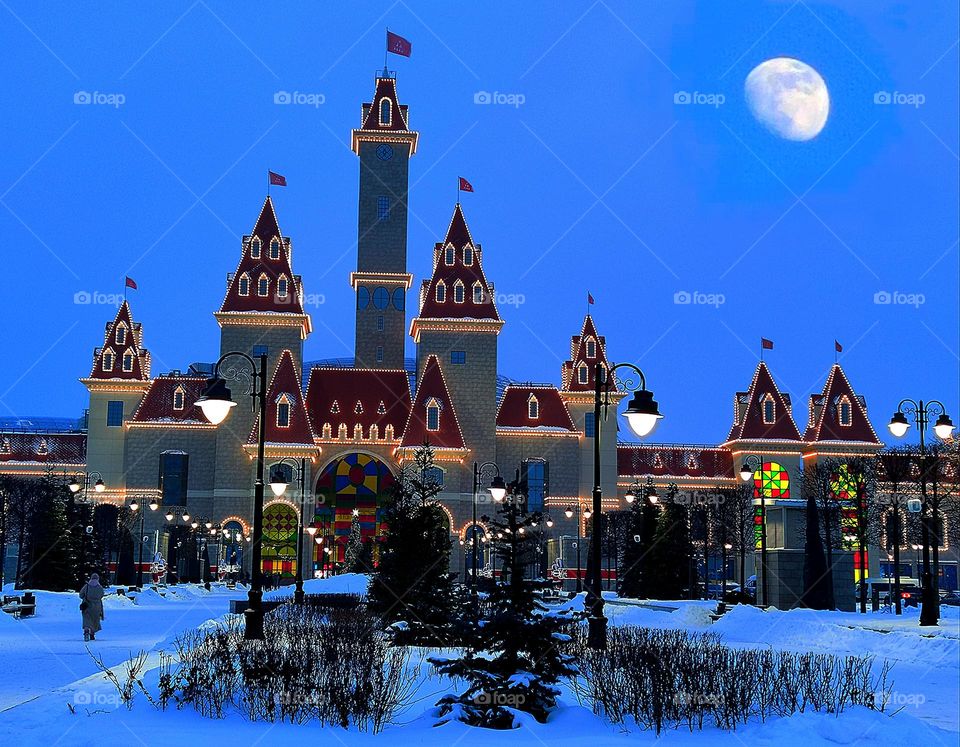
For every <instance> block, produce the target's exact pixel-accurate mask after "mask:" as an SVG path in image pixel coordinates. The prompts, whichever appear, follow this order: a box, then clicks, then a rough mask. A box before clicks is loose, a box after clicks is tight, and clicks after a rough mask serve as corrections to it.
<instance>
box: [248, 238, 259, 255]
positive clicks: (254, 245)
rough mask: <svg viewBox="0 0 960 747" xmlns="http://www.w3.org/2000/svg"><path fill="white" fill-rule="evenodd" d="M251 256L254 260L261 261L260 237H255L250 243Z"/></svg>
mask: <svg viewBox="0 0 960 747" xmlns="http://www.w3.org/2000/svg"><path fill="white" fill-rule="evenodd" d="M250 256H251V257H252V258H253V259H260V237H259V236H254V237H253V241H251V242H250Z"/></svg>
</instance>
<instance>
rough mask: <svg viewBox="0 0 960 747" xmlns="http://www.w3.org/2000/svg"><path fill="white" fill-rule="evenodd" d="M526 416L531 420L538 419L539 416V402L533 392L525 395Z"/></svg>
mask: <svg viewBox="0 0 960 747" xmlns="http://www.w3.org/2000/svg"><path fill="white" fill-rule="evenodd" d="M527 417H528V418H530V419H531V420H539V418H540V402H539V400H537V397H536V395H534V394H531V395H530V396H529V397H527Z"/></svg>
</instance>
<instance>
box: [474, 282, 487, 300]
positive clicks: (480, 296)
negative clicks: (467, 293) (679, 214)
mask: <svg viewBox="0 0 960 747" xmlns="http://www.w3.org/2000/svg"><path fill="white" fill-rule="evenodd" d="M484 295H485V294H484V292H483V285H481V283H480V281H479V280H478V281H477V282H476V283H474V284H473V302H474V303H483V301H484Z"/></svg>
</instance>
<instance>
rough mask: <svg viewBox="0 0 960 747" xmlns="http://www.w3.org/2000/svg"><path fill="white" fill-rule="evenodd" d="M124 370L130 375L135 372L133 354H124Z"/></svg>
mask: <svg viewBox="0 0 960 747" xmlns="http://www.w3.org/2000/svg"><path fill="white" fill-rule="evenodd" d="M123 370H124V371H126V372H127V373H129V372H130V371H132V370H133V354H132V353H124V354H123Z"/></svg>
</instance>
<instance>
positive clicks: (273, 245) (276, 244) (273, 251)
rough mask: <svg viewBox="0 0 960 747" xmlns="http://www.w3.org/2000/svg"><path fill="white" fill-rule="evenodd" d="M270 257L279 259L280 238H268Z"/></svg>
mask: <svg viewBox="0 0 960 747" xmlns="http://www.w3.org/2000/svg"><path fill="white" fill-rule="evenodd" d="M270 259H280V240H279V239H277V238H276V237H274V238H272V239H270Z"/></svg>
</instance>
